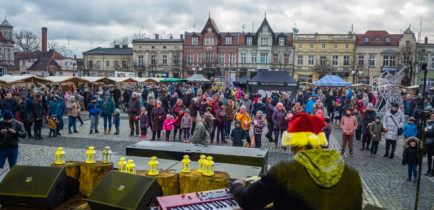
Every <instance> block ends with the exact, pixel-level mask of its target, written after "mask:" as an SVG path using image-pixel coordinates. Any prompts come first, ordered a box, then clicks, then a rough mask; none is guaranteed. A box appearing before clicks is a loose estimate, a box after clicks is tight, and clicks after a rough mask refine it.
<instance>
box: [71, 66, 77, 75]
mask: <svg viewBox="0 0 434 210" xmlns="http://www.w3.org/2000/svg"><path fill="white" fill-rule="evenodd" d="M76 65H77V64H76V63H73V64H72V76H74V77H75V66H76Z"/></svg>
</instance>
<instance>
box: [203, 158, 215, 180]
mask: <svg viewBox="0 0 434 210" xmlns="http://www.w3.org/2000/svg"><path fill="white" fill-rule="evenodd" d="M203 175H205V176H214V161H212V157H211V156H208V157H207V158H206V161H205V164H204V170H203Z"/></svg>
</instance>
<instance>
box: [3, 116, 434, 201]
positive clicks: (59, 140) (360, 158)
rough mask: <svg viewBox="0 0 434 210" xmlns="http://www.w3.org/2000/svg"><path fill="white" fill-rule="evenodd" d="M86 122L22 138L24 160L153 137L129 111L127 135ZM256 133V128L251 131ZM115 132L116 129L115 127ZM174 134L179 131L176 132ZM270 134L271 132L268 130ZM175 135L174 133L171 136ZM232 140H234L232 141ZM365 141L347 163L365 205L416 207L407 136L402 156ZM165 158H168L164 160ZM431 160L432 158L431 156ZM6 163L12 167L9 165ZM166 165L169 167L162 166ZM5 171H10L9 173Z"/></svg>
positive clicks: (117, 148) (74, 156) (334, 142)
mask: <svg viewBox="0 0 434 210" xmlns="http://www.w3.org/2000/svg"><path fill="white" fill-rule="evenodd" d="M81 116H82V119H83V120H84V124H83V125H82V126H80V123H79V122H77V129H78V130H79V133H73V134H67V133H68V130H67V125H68V123H67V118H64V122H65V128H64V129H63V130H62V131H61V133H62V135H61V136H59V137H56V138H51V139H50V138H48V129H47V127H48V126H47V125H45V126H44V128H43V131H42V136H43V138H44V139H43V140H33V139H28V138H26V139H22V140H21V141H20V146H19V158H18V164H22V165H42V166H48V165H50V164H51V163H52V162H53V161H54V153H55V151H56V150H57V147H64V149H65V152H66V157H65V159H66V160H84V159H85V152H86V151H87V147H88V146H94V147H95V149H96V151H97V157H96V159H101V153H102V151H103V150H104V148H105V146H110V148H111V150H112V151H113V157H112V160H113V162H115V163H116V162H117V161H118V160H119V157H121V156H125V148H126V147H127V146H129V145H131V144H134V143H136V142H138V141H143V140H149V139H150V134H151V133H150V132H149V131H148V136H147V138H146V139H141V138H139V137H129V136H128V134H129V125H128V119H127V117H126V115H124V114H122V117H121V126H120V130H121V134H120V135H118V136H117V135H113V134H103V131H104V129H103V119H102V118H101V119H100V123H99V131H100V133H99V134H95V133H94V134H91V135H90V134H89V123H90V120H88V119H87V118H88V117H87V114H84V113H82V114H81ZM250 132H252V131H250ZM112 133H113V129H112ZM172 133H173V132H172ZM264 133H265V132H264ZM341 135H342V134H341V131H340V130H339V129H333V131H332V135H331V139H330V147H331V149H336V150H338V151H340V148H341V146H340V145H341V143H342V141H341ZM172 138H173V134H172V135H171V140H172ZM230 144H231V142H230V140H229V139H228V143H227V145H230ZM360 144H361V143H360V142H355V143H354V152H355V156H354V157H344V159H345V161H346V163H348V164H350V165H351V166H352V167H354V168H356V169H357V170H358V171H359V173H360V176H361V178H362V183H363V189H364V192H363V202H364V205H365V204H368V203H370V204H374V205H376V206H379V207H383V208H386V209H411V208H414V200H415V192H416V184H415V183H413V182H407V181H406V178H407V167H406V166H402V165H401V159H402V141H400V142H399V143H398V145H397V151H396V156H395V158H394V159H392V160H390V159H386V158H383V157H380V156H377V157H371V156H370V155H369V152H367V151H360V150H359V147H360ZM384 145H385V141H384V140H383V141H381V142H380V145H379V149H378V154H379V155H382V154H384V147H385V146H384ZM262 148H263V149H268V150H269V159H268V161H269V164H270V165H273V164H275V163H277V162H278V161H280V160H287V159H291V158H292V155H291V152H290V150H285V149H283V148H282V147H280V146H277V147H276V146H275V145H274V143H270V142H268V140H266V139H265V138H263V139H262ZM128 158H129V159H134V162H135V163H136V165H137V168H138V169H143V168H145V167H146V163H147V161H148V159H146V158H142V157H128ZM162 161H163V162H164V161H165V160H162ZM425 162H426V160H425ZM164 164H165V165H167V166H171V165H172V164H173V162H171V161H166V162H164ZM5 168H8V166H6V167H5ZM162 168H163V167H162ZM425 171H426V163H424V165H423V171H422V172H423V173H424V172H425ZM1 174H2V173H1V171H0V177H1ZM3 175H4V172H3ZM433 192H434V178H429V177H426V176H423V177H422V180H421V190H420V208H419V209H431V208H432V207H433V206H434V196H433Z"/></svg>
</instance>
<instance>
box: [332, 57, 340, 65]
mask: <svg viewBox="0 0 434 210" xmlns="http://www.w3.org/2000/svg"><path fill="white" fill-rule="evenodd" d="M338 63H339V57H338V56H337V55H334V56H333V57H332V66H337V65H338Z"/></svg>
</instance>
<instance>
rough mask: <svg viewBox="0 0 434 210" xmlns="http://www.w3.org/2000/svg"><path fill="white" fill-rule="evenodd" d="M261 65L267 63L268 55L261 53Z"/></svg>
mask: <svg viewBox="0 0 434 210" xmlns="http://www.w3.org/2000/svg"><path fill="white" fill-rule="evenodd" d="M261 63H268V54H267V53H261Z"/></svg>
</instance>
